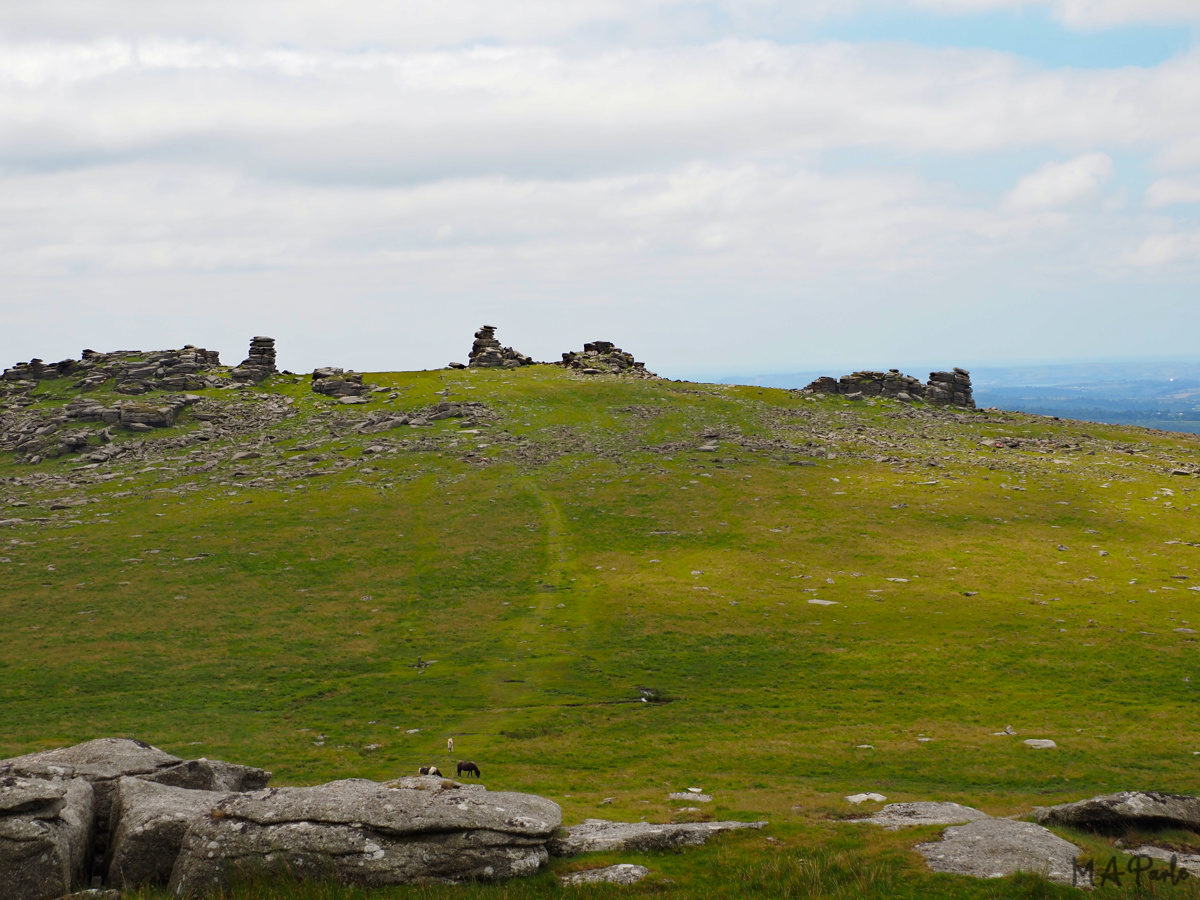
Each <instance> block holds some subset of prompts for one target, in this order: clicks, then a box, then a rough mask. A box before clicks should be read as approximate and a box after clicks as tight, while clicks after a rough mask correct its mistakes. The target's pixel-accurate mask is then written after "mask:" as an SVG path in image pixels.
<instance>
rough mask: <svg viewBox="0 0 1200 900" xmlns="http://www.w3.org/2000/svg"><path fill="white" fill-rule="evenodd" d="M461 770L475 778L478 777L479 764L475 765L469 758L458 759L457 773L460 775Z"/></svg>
mask: <svg viewBox="0 0 1200 900" xmlns="http://www.w3.org/2000/svg"><path fill="white" fill-rule="evenodd" d="M463 772H467V773H468V774H471V775H474V776H475V777H476V778H479V777H480V775H479V766H477V765H475V763H473V762H471V761H470V760H461V759H460V760H459V761H458V774H459V775H461V774H462V773H463Z"/></svg>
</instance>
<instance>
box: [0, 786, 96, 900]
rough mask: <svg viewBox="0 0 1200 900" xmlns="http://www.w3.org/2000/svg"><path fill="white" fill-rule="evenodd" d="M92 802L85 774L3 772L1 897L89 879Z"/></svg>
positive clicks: (57, 890) (40, 894)
mask: <svg viewBox="0 0 1200 900" xmlns="http://www.w3.org/2000/svg"><path fill="white" fill-rule="evenodd" d="M93 802H94V798H93V793H92V787H91V785H90V784H88V783H87V782H86V781H84V780H83V779H81V778H70V779H67V780H63V779H56V780H54V781H46V780H41V779H36V778H21V777H16V776H13V775H2V776H0V897H3V898H4V900H46V898H48V897H61V896H63V895H64V894H67V893H70V891H71V890H72V889H73V888H75V887H79V886H82V885H83V884H84V883H85V881H86V878H87V873H88V864H89V863H90V862H91V852H90V851H91V843H92V821H93Z"/></svg>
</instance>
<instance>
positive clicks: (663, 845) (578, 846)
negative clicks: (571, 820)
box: [549, 819, 767, 856]
mask: <svg viewBox="0 0 1200 900" xmlns="http://www.w3.org/2000/svg"><path fill="white" fill-rule="evenodd" d="M766 824H767V823H766V822H687V823H684V824H681V825H652V824H650V823H649V822H610V821H608V820H607V819H585V820H584V821H583V823H582V824H580V825H575V826H573V827H571V828H568V829H567V835H566V837H555V838H554V839H553V840H551V841H550V844H549V848H550V852H551V854H553V855H554V856H574V855H575V854H577V853H593V852H598V851H603V850H671V849H673V848H675V847H684V846H688V845H692V846H698V845H700V844H703V843H704V842H705V841H707V840H708V839H709V837H711V836H712V835H714V834H718V833H719V832H722V831H733V830H736V829H739V828H762V827H763V826H764V825H766Z"/></svg>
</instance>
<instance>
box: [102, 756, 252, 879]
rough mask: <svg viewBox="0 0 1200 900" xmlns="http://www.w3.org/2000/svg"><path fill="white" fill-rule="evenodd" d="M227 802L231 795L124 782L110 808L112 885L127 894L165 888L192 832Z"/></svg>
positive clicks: (149, 782)
mask: <svg viewBox="0 0 1200 900" xmlns="http://www.w3.org/2000/svg"><path fill="white" fill-rule="evenodd" d="M228 797H229V794H228V793H227V792H221V791H192V790H187V789H186V788H181V787H172V786H170V785H165V784H159V783H155V782H152V781H145V780H143V779H141V778H122V779H121V780H120V781H119V782H118V785H117V792H116V796H115V798H114V799H113V804H112V822H113V826H112V854H111V861H110V862H109V865H108V884H109V885H110V886H111V887H114V888H121V889H123V890H124V889H129V888H134V887H139V886H142V885H165V884H166V883H167V882H168V881H169V880H170V878H171V870H172V869H173V868H174V867H175V860H176V858H177V857H178V856H179V848H180V846H182V844H183V837H184V835H185V834H187V830H188V828H190V827H191V826H192V824H193V823H195V822H196V821H197V820H199V819H201V818H204V817H205V816H207V815H208V814H209V813H211V812H212V810H213V808H214V807H215V806H216V805H217V804H218V803H220V802H221V801H222V800H225V799H226V798H228Z"/></svg>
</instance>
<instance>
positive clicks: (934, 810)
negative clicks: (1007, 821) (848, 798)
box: [856, 800, 991, 831]
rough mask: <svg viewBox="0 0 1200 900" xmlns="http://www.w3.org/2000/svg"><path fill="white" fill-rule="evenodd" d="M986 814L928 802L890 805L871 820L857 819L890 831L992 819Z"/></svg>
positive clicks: (950, 804) (958, 806) (970, 809)
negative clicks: (918, 826)
mask: <svg viewBox="0 0 1200 900" xmlns="http://www.w3.org/2000/svg"><path fill="white" fill-rule="evenodd" d="M990 818H991V816H989V815H988V814H987V813H985V812H980V811H979V810H977V809H974V808H972V807H970V806H962V805H961V804H958V803H934V802H931V801H927V800H922V801H918V802H916V803H889V804H888V805H887V806H885V807H884V808H883V809H881V810H880V811H879V812H877V813H875V815H873V816H871V817H870V818H869V819H857V820H856V821H859V822H867V823H870V824H872V825H879V826H881V827H883V828H886V829H887V830H888V831H896V830H897V829H900V828H912V827H915V826H917V825H962V824H965V823H966V822H976V821H978V820H980V819H990Z"/></svg>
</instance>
